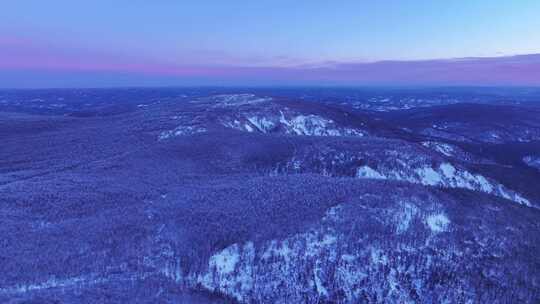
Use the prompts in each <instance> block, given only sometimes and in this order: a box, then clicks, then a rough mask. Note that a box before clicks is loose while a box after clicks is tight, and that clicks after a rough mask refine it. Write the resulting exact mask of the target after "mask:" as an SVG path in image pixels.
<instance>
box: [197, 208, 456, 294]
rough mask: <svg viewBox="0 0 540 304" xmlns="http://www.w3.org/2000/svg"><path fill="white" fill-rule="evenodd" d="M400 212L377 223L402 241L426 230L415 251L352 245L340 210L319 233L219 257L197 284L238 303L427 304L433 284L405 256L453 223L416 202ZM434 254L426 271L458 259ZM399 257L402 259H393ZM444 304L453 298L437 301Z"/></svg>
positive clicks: (236, 248) (357, 240) (357, 241)
mask: <svg viewBox="0 0 540 304" xmlns="http://www.w3.org/2000/svg"><path fill="white" fill-rule="evenodd" d="M401 206H402V207H401V208H399V207H398V208H391V209H390V211H391V213H390V214H388V215H387V216H383V217H381V218H377V220H378V221H379V222H378V223H379V225H383V226H384V227H386V229H390V230H394V231H397V232H398V234H405V235H408V234H410V233H411V231H410V229H412V227H413V225H415V227H418V229H423V230H424V231H425V232H426V235H427V237H426V239H425V242H424V245H422V246H419V247H418V248H415V249H413V248H412V247H409V246H408V245H406V244H400V245H399V246H398V247H397V248H395V249H390V248H386V247H385V246H383V245H381V244H379V243H378V242H374V243H370V242H369V241H368V239H369V238H366V236H359V237H353V235H351V234H348V233H347V232H345V231H346V230H343V226H342V224H343V221H345V220H348V219H347V216H346V214H347V212H349V211H347V209H346V208H344V207H343V206H341V205H338V206H336V207H334V208H331V209H330V210H328V212H327V214H326V216H325V217H324V218H323V219H322V220H321V225H320V226H319V227H318V228H315V229H311V230H309V231H306V232H303V233H299V234H295V235H292V236H290V237H287V238H285V239H280V240H269V241H266V242H263V243H262V244H258V245H254V244H253V243H252V242H246V243H244V244H233V245H231V246H229V247H227V248H225V249H223V250H222V251H219V252H217V253H215V254H214V255H213V256H212V257H211V258H210V261H209V264H208V269H207V271H206V272H205V273H203V274H201V275H200V276H199V277H198V278H197V282H194V283H192V284H200V286H203V287H204V288H205V289H207V290H209V291H212V292H216V291H217V292H220V293H223V294H226V295H228V296H230V297H232V298H234V299H236V300H237V301H239V302H240V303H254V302H255V303H267V302H268V303H270V302H271V303H317V302H321V301H322V302H324V301H328V302H332V303H358V302H362V301H366V300H367V301H368V302H392V303H415V302H417V301H419V300H420V299H424V300H425V299H427V298H428V297H429V296H430V295H429V293H430V292H429V291H428V289H427V288H425V287H426V286H427V285H428V284H429V283H428V282H427V281H428V280H429V277H430V276H429V275H426V276H417V274H416V273H417V272H422V271H424V270H422V269H420V268H417V267H413V266H411V265H407V263H410V260H409V258H408V256H413V255H416V254H419V252H423V251H426V252H428V251H429V250H432V249H430V248H431V245H430V243H431V242H432V240H435V239H436V238H437V237H438V236H439V235H441V234H443V233H451V232H452V229H453V228H452V222H451V220H450V218H449V217H448V215H447V214H446V213H445V212H444V211H443V210H441V208H440V207H437V206H436V205H431V206H428V208H427V209H424V210H422V208H420V207H418V206H417V202H402V203H401ZM424 208H425V207H424ZM381 223H382V224H381ZM335 227H338V228H337V229H334V228H335ZM396 235H397V234H396ZM431 252H432V254H433V251H431ZM432 254H427V255H428V256H427V258H426V259H427V260H426V263H428V265H429V264H430V263H432V262H434V261H435V260H441V259H442V260H444V259H449V260H452V258H450V257H451V256H453V255H454V254H456V253H454V252H453V251H452V250H450V251H449V252H447V253H445V254H444V255H442V256H439V254H438V253H437V251H435V252H434V255H432ZM396 256H401V257H402V258H399V259H396ZM383 270H384V271H383ZM426 270H427V269H426ZM428 271H430V270H428ZM411 275H412V276H413V277H415V278H416V279H415V281H414V284H412V285H411V284H410V282H409V281H408V277H409V276H411ZM403 290H407V292H403ZM446 296H449V297H452V296H450V295H444V294H439V295H437V297H446ZM438 300H443V298H439V299H438Z"/></svg>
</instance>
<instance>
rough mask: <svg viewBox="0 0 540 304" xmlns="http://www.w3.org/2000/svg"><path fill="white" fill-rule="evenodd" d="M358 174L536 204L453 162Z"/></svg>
mask: <svg viewBox="0 0 540 304" xmlns="http://www.w3.org/2000/svg"><path fill="white" fill-rule="evenodd" d="M356 177H358V178H374V179H392V180H402V181H408V182H412V183H418V184H423V185H428V186H439V187H446V188H463V189H469V190H474V191H481V192H485V193H489V194H493V195H496V196H500V197H503V198H506V199H508V200H512V201H514V202H517V203H519V204H523V205H526V206H529V207H530V206H532V205H531V203H530V201H529V200H527V199H526V198H524V197H522V196H521V195H519V194H517V193H515V192H513V191H511V190H509V189H506V187H504V186H503V185H501V184H498V183H496V182H495V181H490V180H488V179H487V178H485V177H484V176H482V175H480V174H472V173H470V172H468V171H467V170H464V169H458V168H456V167H454V166H453V165H452V164H450V163H441V164H440V165H439V166H438V167H431V166H426V165H424V166H420V167H417V168H415V169H409V168H397V169H395V168H394V169H393V168H386V167H385V166H384V164H381V165H380V168H378V169H377V170H376V169H373V168H371V167H370V166H368V165H365V166H361V167H359V168H358V169H357V173H356Z"/></svg>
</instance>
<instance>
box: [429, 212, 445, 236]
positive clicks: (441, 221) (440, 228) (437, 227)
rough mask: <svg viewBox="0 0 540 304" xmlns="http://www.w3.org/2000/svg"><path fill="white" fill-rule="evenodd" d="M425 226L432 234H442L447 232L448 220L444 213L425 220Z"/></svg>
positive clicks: (430, 216)
mask: <svg viewBox="0 0 540 304" xmlns="http://www.w3.org/2000/svg"><path fill="white" fill-rule="evenodd" d="M426 225H427V226H428V227H429V229H430V230H431V231H432V232H435V233H439V232H444V231H447V230H448V226H449V225H450V220H449V219H448V217H447V216H446V215H445V214H444V213H438V214H433V215H429V216H428V217H427V218H426Z"/></svg>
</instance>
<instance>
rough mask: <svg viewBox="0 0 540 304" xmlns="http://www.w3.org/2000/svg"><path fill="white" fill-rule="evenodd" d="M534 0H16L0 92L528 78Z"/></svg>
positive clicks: (538, 68)
mask: <svg viewBox="0 0 540 304" xmlns="http://www.w3.org/2000/svg"><path fill="white" fill-rule="evenodd" d="M539 12H540V1H538V0H520V1H507V0H454V1H427V0H409V1H401V0H379V1H372V0H370V1H368V0H355V1H353V0H342V1H322V0H311V1H307V0H297V1H284V0H274V1H267V0H259V1H247V0H243V1H241V0H229V1H221V0H220V1H209V0H197V1H180V0H114V1H110V0H93V1H73V0H48V1H43V0H17V1H5V2H4V3H2V4H0V87H14V88H18V87H101V86H105V87H110V86H176V85H177V86H182V85H224V86H227V85H239V86H241V85H347V86H351V85H353V86H354V85H358V86H362V85H540V55H538V54H540V18H538V14H539Z"/></svg>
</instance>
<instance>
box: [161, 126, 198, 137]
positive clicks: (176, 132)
mask: <svg viewBox="0 0 540 304" xmlns="http://www.w3.org/2000/svg"><path fill="white" fill-rule="evenodd" d="M205 132H207V129H206V128H205V127H198V126H178V127H176V128H174V129H173V130H168V131H163V132H161V133H160V134H159V137H158V139H159V140H164V139H168V138H171V137H176V136H182V135H193V134H198V133H205Z"/></svg>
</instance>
